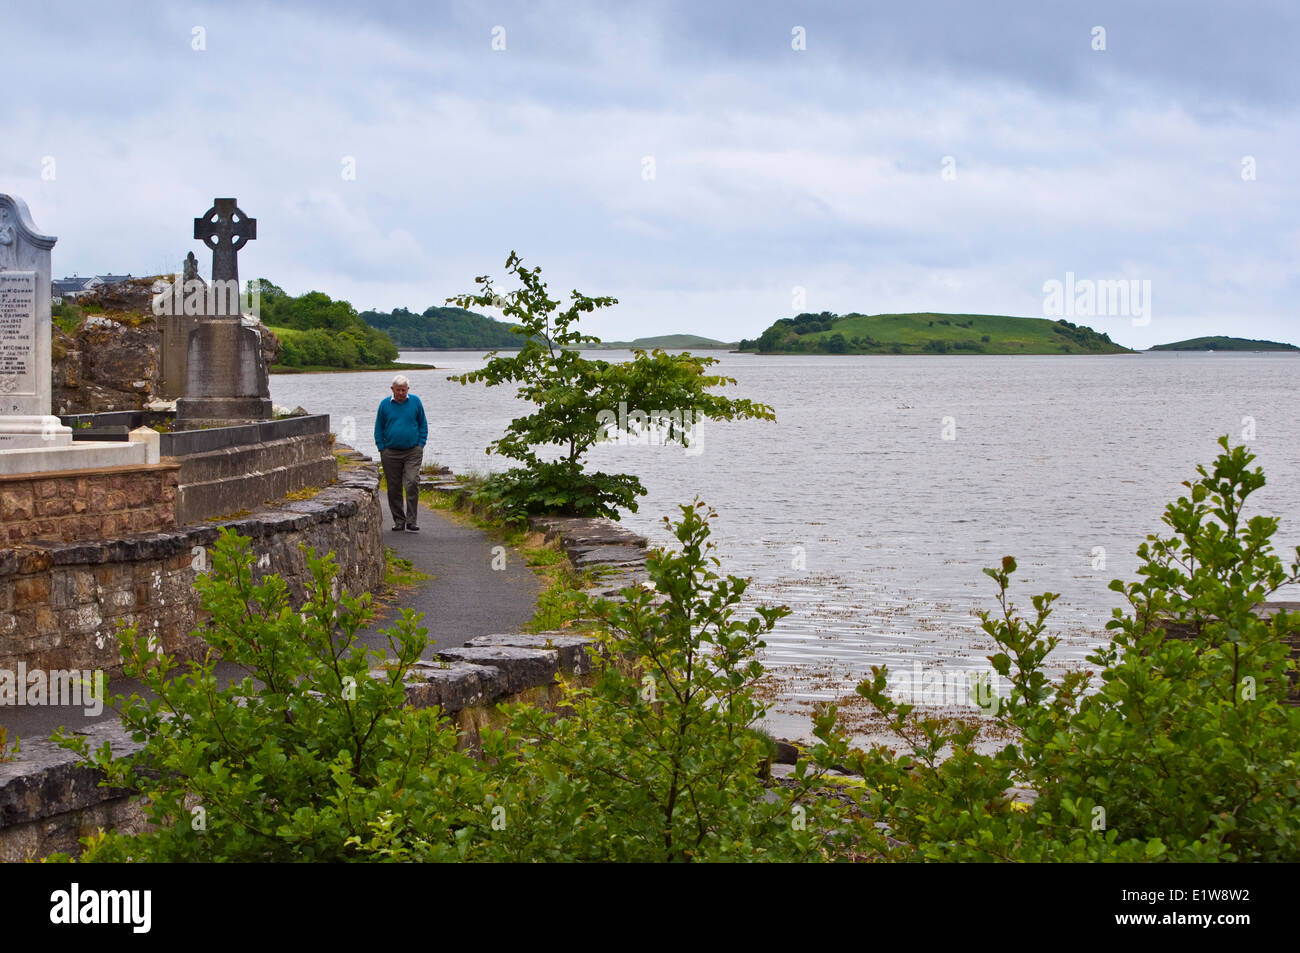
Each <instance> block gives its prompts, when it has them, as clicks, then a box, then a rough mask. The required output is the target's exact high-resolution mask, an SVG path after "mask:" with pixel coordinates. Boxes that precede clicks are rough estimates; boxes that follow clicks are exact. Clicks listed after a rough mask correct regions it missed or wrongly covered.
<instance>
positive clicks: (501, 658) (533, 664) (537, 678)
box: [438, 645, 560, 695]
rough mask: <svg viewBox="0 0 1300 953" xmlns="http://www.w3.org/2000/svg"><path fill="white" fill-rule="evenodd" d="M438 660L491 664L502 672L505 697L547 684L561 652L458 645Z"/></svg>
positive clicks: (554, 674) (440, 655)
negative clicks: (504, 682)
mask: <svg viewBox="0 0 1300 953" xmlns="http://www.w3.org/2000/svg"><path fill="white" fill-rule="evenodd" d="M438 658H440V659H446V660H447V661H449V662H470V663H472V664H475V665H490V666H492V667H493V668H497V669H500V670H501V673H502V675H503V676H504V677H505V681H506V684H505V691H506V693H508V694H512V695H513V694H515V693H517V692H522V691H523V690H524V689H526V688H535V687H536V686H538V685H547V684H550V683H551V682H553V681H554V680H555V676H556V675H557V674H559V671H560V653H559V651H558V650H555V649H524V648H515V647H513V646H506V645H485V646H471V645H466V646H460V647H458V648H453V649H442V650H441V651H439V652H438Z"/></svg>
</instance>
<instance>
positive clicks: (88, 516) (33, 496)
mask: <svg viewBox="0 0 1300 953" xmlns="http://www.w3.org/2000/svg"><path fill="white" fill-rule="evenodd" d="M179 470H180V467H179V466H178V465H177V464H175V463H150V464H136V465H134V466H120V467H103V468H95V469H85V470H63V471H55V472H51V473H29V474H12V475H0V547H3V546H6V545H7V546H17V545H19V544H22V543H26V542H28V541H30V540H38V539H39V540H47V541H51V542H53V541H60V542H73V541H76V540H87V539H99V538H112V537H115V536H125V535H128V534H131V533H152V532H157V531H159V530H164V529H169V528H171V527H173V526H175V525H176V486H177V479H178V472H179Z"/></svg>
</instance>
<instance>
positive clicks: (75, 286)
mask: <svg viewBox="0 0 1300 953" xmlns="http://www.w3.org/2000/svg"><path fill="white" fill-rule="evenodd" d="M94 280H95V277H94V276H93V275H87V276H86V277H85V278H81V277H72V278H56V279H55V280H54V290H55V292H56V293H58V294H76V293H77V292H79V291H85V290H87V289H88V288H89V287H90V283H91V282H92V281H94Z"/></svg>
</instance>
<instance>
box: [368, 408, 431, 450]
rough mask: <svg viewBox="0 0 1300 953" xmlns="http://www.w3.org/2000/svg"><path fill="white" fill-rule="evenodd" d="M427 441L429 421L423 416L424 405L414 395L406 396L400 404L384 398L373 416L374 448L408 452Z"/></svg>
mask: <svg viewBox="0 0 1300 953" xmlns="http://www.w3.org/2000/svg"><path fill="white" fill-rule="evenodd" d="M428 439H429V421H428V420H426V419H425V416H424V404H422V403H420V398H418V397H416V396H415V395H414V394H407V395H406V400H404V401H402V402H401V403H400V404H399V403H398V402H397V401H395V400H393V398H391V397H385V398H384V399H383V400H382V401H381V402H380V404H379V413H377V414H376V415H375V447H376V448H378V449H380V450H383V449H384V448H385V447H392V448H393V449H394V450H409V449H411V448H412V447H414V446H415V445H416V444H419V445H420V446H421V447H423V446H424V445H425V443H426V442H427V441H428Z"/></svg>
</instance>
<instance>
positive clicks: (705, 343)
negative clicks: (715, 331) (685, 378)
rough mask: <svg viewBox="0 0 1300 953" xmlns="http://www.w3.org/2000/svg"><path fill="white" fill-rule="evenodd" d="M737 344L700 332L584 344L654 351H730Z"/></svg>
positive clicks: (592, 346)
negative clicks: (684, 349) (656, 349)
mask: <svg viewBox="0 0 1300 953" xmlns="http://www.w3.org/2000/svg"><path fill="white" fill-rule="evenodd" d="M736 346H737V345H736V343H735V342H731V343H728V342H726V341H719V340H717V339H715V338H706V337H701V336H700V335H698V334H657V335H654V336H652V337H644V338H635V339H634V340H631V341H602V342H601V343H600V344H584V345H583V347H584V348H590V349H591V350H596V351H634V350H637V349H641V350H646V351H652V350H654V349H655V348H664V349H670V350H675V349H679V348H691V349H693V350H696V351H728V350H731V349H733V348H735V347H736Z"/></svg>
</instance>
